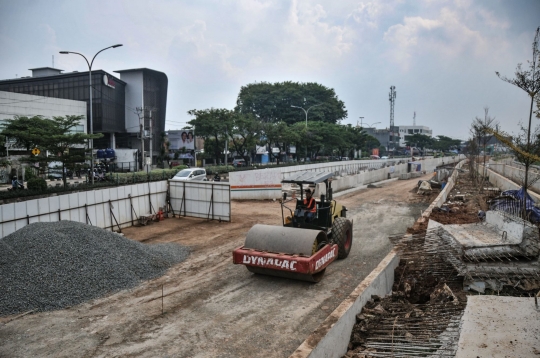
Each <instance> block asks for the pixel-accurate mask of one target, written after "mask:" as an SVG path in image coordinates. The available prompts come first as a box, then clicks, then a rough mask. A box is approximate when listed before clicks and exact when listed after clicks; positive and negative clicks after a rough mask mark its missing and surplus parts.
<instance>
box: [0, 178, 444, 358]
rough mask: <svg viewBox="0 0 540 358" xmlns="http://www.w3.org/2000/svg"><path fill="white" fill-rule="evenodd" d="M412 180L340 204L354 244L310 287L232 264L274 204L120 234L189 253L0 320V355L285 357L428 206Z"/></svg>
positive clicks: (273, 215)
mask: <svg viewBox="0 0 540 358" xmlns="http://www.w3.org/2000/svg"><path fill="white" fill-rule="evenodd" d="M429 176H430V175H427V176H426V178H428V177H429ZM416 183H417V181H413V180H408V181H391V182H387V183H385V184H380V185H378V186H379V187H377V188H368V189H362V190H359V191H356V192H353V193H349V194H346V195H343V196H341V197H339V198H337V199H338V200H340V201H341V202H342V203H343V204H344V205H346V206H347V208H348V209H349V212H348V213H347V216H348V217H349V218H351V219H352V220H353V221H354V239H353V246H352V250H351V253H350V255H349V257H348V258H347V259H346V260H342V261H337V262H334V263H332V264H331V265H330V267H329V268H328V269H327V270H326V274H325V277H324V278H323V280H322V281H321V282H319V283H317V284H312V283H307V282H300V281H293V280H288V279H282V278H277V277H269V276H259V275H254V274H252V273H250V272H248V271H247V270H246V268H245V267H243V266H241V265H233V264H232V250H233V249H234V248H236V247H238V246H240V245H242V244H243V242H244V238H245V236H246V233H247V231H248V230H249V229H250V228H251V226H253V225H254V224H255V223H262V224H270V225H281V210H280V207H279V204H278V203H277V202H274V201H234V202H233V203H232V215H233V219H232V222H231V223H226V222H221V223H220V222H216V221H205V220H200V219H191V218H170V219H166V220H164V221H163V222H160V223H155V224H153V225H150V226H146V227H133V228H129V229H125V230H124V234H125V236H126V237H128V238H131V239H133V240H137V241H141V242H144V243H146V244H153V243H158V242H177V243H180V244H183V245H188V246H190V247H191V249H192V253H191V256H190V257H189V258H188V259H187V260H186V261H184V262H183V263H181V264H178V265H176V266H174V267H173V268H171V269H170V270H169V271H168V272H167V274H166V275H164V276H162V277H160V278H157V279H154V280H151V281H147V282H144V283H141V284H140V285H139V286H138V287H136V288H135V289H132V290H124V291H121V292H117V293H114V294H112V295H110V296H108V297H105V298H101V299H97V300H94V301H90V302H87V303H85V304H81V305H79V306H75V307H71V308H69V309H65V310H59V311H53V312H42V313H37V314H29V315H26V316H23V317H3V318H2V319H1V320H0V357H29V356H48V357H52V356H54V357H73V356H78V357H116V356H137V357H140V356H142V357H155V356H160V357H168V356H170V357H286V356H288V355H289V354H291V353H292V352H293V351H294V350H295V349H296V348H297V347H298V346H299V345H300V344H301V342H302V341H303V340H304V339H305V338H306V337H307V336H308V335H309V334H310V333H311V332H312V331H313V330H314V329H315V328H316V327H317V326H318V325H319V324H320V323H321V322H322V321H323V320H324V319H325V318H326V317H327V315H328V314H329V313H330V312H331V311H332V310H334V309H335V308H336V307H337V306H338V305H339V304H340V303H341V301H342V300H343V299H344V298H345V297H346V296H347V295H348V294H349V293H350V292H351V291H352V290H353V289H354V288H355V287H356V286H357V285H358V284H359V283H360V282H361V281H362V280H363V279H364V278H365V277H366V276H367V275H368V274H369V273H370V272H371V271H372V270H373V268H375V267H376V265H377V264H378V263H379V262H380V260H381V259H382V258H383V257H385V256H386V254H387V253H388V252H389V251H390V249H391V244H390V242H389V240H388V236H390V235H394V234H400V233H404V232H405V231H406V229H407V227H409V226H411V225H412V224H413V222H414V221H415V220H416V219H417V218H418V217H419V215H420V213H421V212H422V211H423V210H424V209H425V208H427V206H428V205H429V203H430V202H431V201H432V200H433V199H434V195H436V193H433V194H432V195H424V196H421V195H417V194H416V190H415V188H416ZM162 290H163V298H162ZM162 304H163V312H164V313H163V314H162Z"/></svg>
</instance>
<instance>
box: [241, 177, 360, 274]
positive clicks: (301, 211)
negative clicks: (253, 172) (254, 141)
mask: <svg viewBox="0 0 540 358" xmlns="http://www.w3.org/2000/svg"><path fill="white" fill-rule="evenodd" d="M332 177H333V173H325V172H308V171H306V172H302V173H298V174H295V175H292V176H290V177H289V178H287V179H284V180H283V181H282V183H291V184H296V185H297V186H298V187H299V188H300V197H295V195H293V197H292V198H290V199H287V193H284V194H283V198H282V199H281V216H282V223H283V225H282V226H272V225H261V224H257V225H255V226H253V227H252V228H251V229H250V230H249V232H248V234H247V236H246V240H245V242H244V245H243V246H241V247H239V248H237V249H235V250H234V251H233V262H234V263H235V264H240V265H245V266H246V267H247V269H248V270H249V271H251V272H254V273H257V274H264V275H272V276H280V277H286V278H292V279H297V280H303V281H309V282H319V281H320V280H321V279H322V277H323V275H324V272H325V270H326V267H327V266H328V265H329V264H330V263H332V261H334V260H335V259H344V258H346V257H347V256H348V255H349V252H350V251H351V245H352V239H353V223H352V221H351V220H349V219H347V217H346V214H347V208H345V206H343V205H341V204H340V203H338V202H337V201H336V200H334V199H333V198H332V186H331V183H332ZM319 183H324V188H323V186H322V185H318V184H319ZM319 190H320V191H321V192H324V194H321V195H320V196H319V199H314V198H312V192H313V191H315V192H317V191H319Z"/></svg>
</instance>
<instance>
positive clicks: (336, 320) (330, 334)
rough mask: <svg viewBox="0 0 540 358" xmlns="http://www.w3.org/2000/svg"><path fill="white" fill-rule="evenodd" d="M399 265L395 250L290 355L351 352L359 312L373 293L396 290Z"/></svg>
mask: <svg viewBox="0 0 540 358" xmlns="http://www.w3.org/2000/svg"><path fill="white" fill-rule="evenodd" d="M398 265H399V257H398V256H397V255H396V253H395V252H394V251H391V252H390V253H389V254H388V255H386V257H385V258H384V259H383V260H382V261H381V262H380V263H379V265H378V266H377V267H376V268H375V270H373V271H371V273H370V274H369V275H368V276H367V277H366V278H365V279H364V280H363V281H362V282H361V283H360V285H358V286H357V287H356V288H355V289H354V291H353V292H352V293H351V294H350V295H349V297H347V298H346V299H345V300H344V301H343V302H342V303H341V304H340V305H339V306H338V307H337V308H336V309H335V310H334V311H333V312H332V313H331V314H330V315H329V316H328V317H327V318H326V319H325V320H324V322H323V323H322V324H321V325H320V326H319V327H318V328H317V329H316V330H315V331H314V332H313V333H312V334H311V335H310V336H309V337H308V338H307V339H306V340H305V341H304V342H303V343H302V344H301V345H300V347H298V349H296V351H294V353H293V354H291V356H290V358H307V357H309V358H319V357H320V358H323V357H324V358H333V357H335V358H339V357H342V356H343V355H344V354H345V353H347V346H348V344H349V341H350V339H351V332H352V329H353V326H354V324H355V323H356V315H357V314H358V313H359V312H360V311H361V310H362V307H364V305H365V304H366V302H367V301H369V300H370V299H371V296H372V295H378V296H381V297H383V296H386V295H388V294H389V293H390V292H391V291H392V285H393V284H394V270H395V268H396V267H397V266H398Z"/></svg>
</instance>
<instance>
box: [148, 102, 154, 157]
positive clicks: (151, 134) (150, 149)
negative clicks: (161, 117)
mask: <svg viewBox="0 0 540 358" xmlns="http://www.w3.org/2000/svg"><path fill="white" fill-rule="evenodd" d="M152 110H153V108H150V123H149V124H150V148H149V149H148V150H149V152H150V165H152V163H153V162H154V159H153V157H152V154H153V153H152V137H153V136H154V133H153V131H152ZM150 168H152V167H151V166H150Z"/></svg>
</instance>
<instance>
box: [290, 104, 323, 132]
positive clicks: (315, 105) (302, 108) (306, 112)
mask: <svg viewBox="0 0 540 358" xmlns="http://www.w3.org/2000/svg"><path fill="white" fill-rule="evenodd" d="M321 105H322V103H319V104H314V105H313V106H311V107H309V108H308V109H307V111H306V110H305V109H304V107H298V106H293V105H291V107H292V108H300V109H301V110H302V111H304V113H305V114H306V128H307V115H308V112H309V110H310V109H312V108H313V107H317V106H321Z"/></svg>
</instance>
